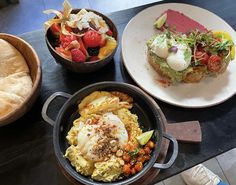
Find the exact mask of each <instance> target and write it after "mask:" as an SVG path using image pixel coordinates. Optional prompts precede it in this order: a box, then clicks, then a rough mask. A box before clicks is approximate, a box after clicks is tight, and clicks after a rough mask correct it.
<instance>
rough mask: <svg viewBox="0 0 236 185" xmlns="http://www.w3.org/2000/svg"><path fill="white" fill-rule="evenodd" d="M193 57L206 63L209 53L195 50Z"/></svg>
mask: <svg viewBox="0 0 236 185" xmlns="http://www.w3.org/2000/svg"><path fill="white" fill-rule="evenodd" d="M195 58H196V59H197V60H199V61H200V63H201V64H202V65H207V62H208V59H209V55H208V54H207V53H206V52H202V51H196V52H195Z"/></svg>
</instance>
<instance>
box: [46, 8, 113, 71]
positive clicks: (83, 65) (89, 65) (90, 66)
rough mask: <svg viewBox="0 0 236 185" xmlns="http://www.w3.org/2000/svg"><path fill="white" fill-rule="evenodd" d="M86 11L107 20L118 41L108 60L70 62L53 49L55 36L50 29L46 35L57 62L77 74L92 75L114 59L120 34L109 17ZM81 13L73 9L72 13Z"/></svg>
mask: <svg viewBox="0 0 236 185" xmlns="http://www.w3.org/2000/svg"><path fill="white" fill-rule="evenodd" d="M86 10H88V11H91V12H94V13H95V14H97V15H99V16H101V17H102V18H103V19H104V20H105V22H106V23H107V25H108V26H109V28H110V30H111V31H112V32H113V37H114V38H115V40H116V41H117V46H116V48H115V49H114V50H113V51H112V53H111V54H109V55H108V56H107V57H106V58H104V59H101V60H96V61H91V62H73V61H71V60H68V59H66V58H64V57H62V56H61V55H60V54H59V53H58V52H57V51H56V50H55V49H54V48H53V46H52V45H51V42H52V40H53V36H52V34H51V31H50V29H48V30H47V32H46V34H45V40H46V44H47V47H48V49H49V51H50V53H51V55H52V56H53V57H54V59H55V60H56V62H57V63H59V64H61V65H62V66H63V67H65V68H67V69H69V70H71V71H73V72H76V73H91V72H94V71H97V70H99V69H101V68H102V67H104V66H105V65H107V64H108V63H109V62H110V61H111V60H112V58H113V56H114V54H115V52H116V50H117V47H118V32H117V29H116V26H115V25H114V23H113V22H112V21H111V20H110V19H109V18H108V17H107V16H105V15H103V14H101V13H99V12H97V11H95V10H90V9H86ZM79 11H80V9H73V10H72V13H73V14H75V13H77V12H79Z"/></svg>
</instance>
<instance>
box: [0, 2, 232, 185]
mask: <svg viewBox="0 0 236 185" xmlns="http://www.w3.org/2000/svg"><path fill="white" fill-rule="evenodd" d="M165 2H174V1H165ZM178 2H182V3H189V4H193V5H197V6H199V7H203V8H206V9H208V10H210V11H212V12H214V13H215V14H217V15H218V16H220V17H221V18H223V19H224V20H225V21H226V22H228V23H229V24H230V25H231V26H232V27H233V28H234V29H235V28H236V12H235V10H236V3H235V2H234V1H233V0H224V1H214V0H208V1H205V0H201V1H197V0H186V1H178ZM155 4H157V3H154V4H151V5H145V6H142V7H137V8H132V9H128V10H123V11H119V12H114V13H111V14H109V17H110V18H111V19H112V20H113V21H114V23H115V24H116V26H117V28H118V31H119V36H120V38H119V39H121V36H122V32H123V29H124V27H125V26H126V24H127V22H128V21H129V20H130V19H131V18H132V17H133V16H135V15H136V14H137V13H138V12H139V11H141V10H143V9H145V8H146V7H149V6H152V5H155ZM203 19H204V17H203ZM216 24H217V22H216ZM21 37H22V38H23V39H25V40H26V41H28V42H29V43H30V44H32V46H33V47H34V48H35V50H36V51H37V53H38V55H39V57H40V59H41V62H42V71H43V80H42V87H41V92H40V95H39V97H38V99H37V101H36V103H35V104H34V106H33V108H32V109H31V110H30V111H29V112H28V113H27V114H26V115H24V116H23V117H22V118H21V119H19V120H18V121H16V122H14V123H12V124H10V125H7V126H4V127H1V128H0V184H2V185H68V184H70V183H69V182H68V181H67V180H66V178H65V177H64V176H63V175H62V173H61V172H60V170H59V168H58V166H57V162H56V159H55V156H54V151H53V142H52V130H53V128H52V127H51V126H50V125H49V124H47V123H45V122H44V121H43V120H42V118H41V109H42V105H43V103H44V101H45V100H46V99H47V98H48V97H49V96H50V95H51V94H52V93H54V92H57V91H63V92H67V93H71V94H73V93H74V92H76V91H77V90H79V89H81V88H82V87H84V86H86V85H89V84H92V83H95V82H101V81H119V82H127V83H132V84H135V83H134V82H133V80H132V79H131V78H130V77H129V75H128V74H127V71H126V70H125V69H124V66H123V65H122V63H121V57H120V46H119V48H118V51H117V52H116V55H115V57H114V61H113V62H111V63H110V64H109V65H108V66H106V67H105V68H104V69H102V70H101V71H98V72H96V73H93V74H88V75H79V74H74V73H71V72H69V71H67V70H65V69H64V68H63V67H61V66H60V65H57V64H56V63H55V62H54V59H53V58H52V56H51V55H50V54H49V51H48V49H47V47H46V44H45V40H44V32H43V31H42V30H39V31H35V32H31V33H26V34H23V35H21ZM156 102H157V103H158V104H159V106H160V107H161V109H162V111H163V112H164V114H165V115H166V118H167V120H168V121H169V122H181V121H188V120H199V121H200V124H201V128H202V133H203V141H202V143H200V144H183V143H179V155H178V158H177V160H176V162H175V164H174V165H173V166H172V167H171V168H170V169H168V170H162V171H161V173H160V174H159V175H158V177H157V178H156V181H155V182H158V181H161V180H163V179H166V178H168V177H170V176H172V175H175V174H177V173H179V172H181V171H183V170H185V169H187V168H189V167H191V166H194V165H196V164H199V163H201V162H203V161H206V160H208V159H210V158H213V157H215V156H216V155H219V154H221V153H223V152H226V151H228V150H230V149H232V148H234V147H236V134H235V133H236V97H235V96H233V97H232V98H230V99H229V100H227V101H226V102H224V103H222V104H220V105H217V106H213V107H209V108H201V109H186V108H179V107H175V106H172V105H168V104H166V103H163V102H161V101H159V100H157V99H156ZM60 107H61V104H60V103H57V104H55V105H54V108H53V109H52V110H51V111H50V114H51V116H52V117H55V116H56V112H57V111H56V110H57V109H59V108H60ZM153 183H154V182H153Z"/></svg>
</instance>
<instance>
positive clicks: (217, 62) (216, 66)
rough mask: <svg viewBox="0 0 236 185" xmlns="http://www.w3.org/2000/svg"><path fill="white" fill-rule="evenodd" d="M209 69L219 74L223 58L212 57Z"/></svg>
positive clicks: (209, 60) (209, 61) (208, 65)
mask: <svg viewBox="0 0 236 185" xmlns="http://www.w3.org/2000/svg"><path fill="white" fill-rule="evenodd" d="M207 68H208V70H209V71H211V72H219V71H220V69H221V58H220V57H219V56H218V55H211V56H210V58H209V59H208V63H207Z"/></svg>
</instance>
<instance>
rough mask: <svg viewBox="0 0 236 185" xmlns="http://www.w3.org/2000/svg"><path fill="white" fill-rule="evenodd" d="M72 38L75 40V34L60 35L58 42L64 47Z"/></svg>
mask: <svg viewBox="0 0 236 185" xmlns="http://www.w3.org/2000/svg"><path fill="white" fill-rule="evenodd" d="M74 40H76V36H75V35H63V34H61V35H60V42H61V46H62V47H63V48H66V47H67V46H68V45H69V44H70V43H71V42H72V41H74Z"/></svg>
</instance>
